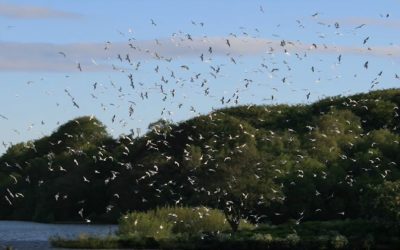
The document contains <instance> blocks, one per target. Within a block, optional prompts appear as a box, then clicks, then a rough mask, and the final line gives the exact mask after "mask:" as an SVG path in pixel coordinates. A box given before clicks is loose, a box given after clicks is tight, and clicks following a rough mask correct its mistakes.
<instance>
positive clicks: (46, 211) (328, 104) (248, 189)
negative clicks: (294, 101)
mask: <svg viewBox="0 0 400 250" xmlns="http://www.w3.org/2000/svg"><path fill="white" fill-rule="evenodd" d="M399 105H400V89H388V90H380V91H373V92H370V93H365V94H357V95H353V96H338V97H332V98H327V99H324V100H321V101H318V102H316V103H313V104H311V105H294V106H289V105H272V106H254V105H253V106H238V107H232V108H225V109H221V110H217V111H214V112H212V113H210V114H208V115H204V116H199V117H195V118H193V119H190V120H187V121H184V122H181V123H179V124H174V123H171V122H169V121H165V120H159V121H156V122H154V123H153V124H151V125H150V126H149V129H150V130H149V132H148V133H147V134H145V135H144V136H142V137H140V138H136V137H135V138H134V137H133V136H132V135H121V136H120V137H119V138H116V139H115V138H112V137H111V136H110V135H108V134H107V132H106V129H105V127H104V125H103V124H102V123H101V122H100V121H99V120H97V119H96V118H93V117H79V118H76V119H74V120H71V121H69V122H67V123H66V124H64V125H62V126H60V127H59V128H58V129H57V130H56V131H55V132H54V133H52V134H51V135H49V136H46V137H43V138H41V139H39V140H35V141H29V142H25V143H19V144H16V145H14V146H12V147H10V148H9V149H8V150H7V152H6V153H5V154H4V155H3V156H1V158H0V195H1V196H0V207H1V209H0V219H23V220H35V221H47V222H52V221H83V220H85V219H86V220H91V221H93V222H115V221H116V220H117V219H118V218H119V217H120V216H121V215H122V214H124V213H126V212H127V211H130V210H147V209H151V208H155V207H157V206H164V205H169V204H178V205H179V204H185V205H199V204H202V205H208V206H212V207H217V208H220V209H223V210H224V211H225V213H226V214H228V215H230V216H231V218H233V219H235V216H236V217H237V216H239V217H247V218H249V219H250V220H253V221H272V222H284V221H287V220H290V219H294V220H298V221H299V220H329V219H341V218H343V219H344V218H373V217H379V216H381V217H382V216H383V217H384V215H383V214H384V213H385V212H382V211H383V210H382V209H383V208H382V206H381V205H380V204H378V203H377V202H376V201H377V199H376V198H377V197H378V196H379V195H380V193H379V192H381V191H382V186H383V185H387V184H388V183H397V182H398V181H399V180H400V169H399V164H400V146H399V141H400V138H399V126H400V118H399V112H400V111H399ZM379 190H380V191H379Z"/></svg>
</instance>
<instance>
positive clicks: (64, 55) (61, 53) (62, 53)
mask: <svg viewBox="0 0 400 250" xmlns="http://www.w3.org/2000/svg"><path fill="white" fill-rule="evenodd" d="M58 54H60V55H62V56H63V57H67V55H66V54H65V53H64V52H62V51H60V52H58Z"/></svg>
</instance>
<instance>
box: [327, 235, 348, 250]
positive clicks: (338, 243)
mask: <svg viewBox="0 0 400 250" xmlns="http://www.w3.org/2000/svg"><path fill="white" fill-rule="evenodd" d="M348 243H349V241H348V240H347V238H346V236H344V235H341V234H338V235H335V236H333V237H332V239H331V245H332V248H333V249H343V248H345V247H346V246H347V244H348Z"/></svg>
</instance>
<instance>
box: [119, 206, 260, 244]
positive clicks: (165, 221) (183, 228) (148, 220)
mask: <svg viewBox="0 0 400 250" xmlns="http://www.w3.org/2000/svg"><path fill="white" fill-rule="evenodd" d="M252 228H253V225H252V224H250V223H248V222H246V221H244V220H243V221H241V226H240V229H252ZM229 229H230V226H229V223H228V222H227V221H226V219H225V215H224V214H223V213H222V212H221V211H219V210H216V209H209V208H207V207H193V208H190V207H163V208H159V209H156V210H149V211H147V212H132V213H129V214H127V215H125V216H123V217H122V218H121V220H120V222H119V230H118V234H119V235H131V236H133V235H138V236H142V237H154V238H155V239H161V238H168V237H170V236H171V235H172V234H174V235H189V236H190V235H199V234H201V233H204V232H223V231H227V230H229Z"/></svg>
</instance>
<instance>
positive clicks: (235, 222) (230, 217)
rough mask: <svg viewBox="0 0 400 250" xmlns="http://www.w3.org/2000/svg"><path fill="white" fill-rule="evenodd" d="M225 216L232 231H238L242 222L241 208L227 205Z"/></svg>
mask: <svg viewBox="0 0 400 250" xmlns="http://www.w3.org/2000/svg"><path fill="white" fill-rule="evenodd" d="M224 214H225V218H226V220H227V221H228V223H229V226H231V229H232V231H233V232H234V233H235V232H237V230H238V228H239V224H240V217H241V214H240V209H239V208H234V207H227V208H225V209H224Z"/></svg>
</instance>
